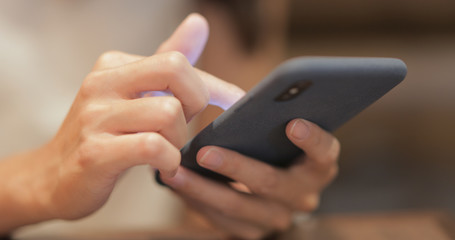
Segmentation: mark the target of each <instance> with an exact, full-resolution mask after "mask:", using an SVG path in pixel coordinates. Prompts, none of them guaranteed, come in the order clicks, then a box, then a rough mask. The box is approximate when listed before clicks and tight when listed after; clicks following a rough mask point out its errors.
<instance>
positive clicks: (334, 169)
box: [327, 165, 339, 181]
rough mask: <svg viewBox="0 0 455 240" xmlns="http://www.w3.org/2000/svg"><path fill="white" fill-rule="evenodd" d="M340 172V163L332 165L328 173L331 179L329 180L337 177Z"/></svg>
mask: <svg viewBox="0 0 455 240" xmlns="http://www.w3.org/2000/svg"><path fill="white" fill-rule="evenodd" d="M338 172H339V167H338V165H335V166H333V167H331V168H330V170H329V172H328V174H327V175H328V176H327V178H328V179H329V181H331V180H332V179H335V178H336V177H337V176H338Z"/></svg>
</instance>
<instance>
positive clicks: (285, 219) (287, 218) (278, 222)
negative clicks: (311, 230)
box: [274, 211, 292, 231]
mask: <svg viewBox="0 0 455 240" xmlns="http://www.w3.org/2000/svg"><path fill="white" fill-rule="evenodd" d="M291 224H292V214H291V212H290V211H281V212H280V213H279V214H276V216H275V218H274V227H275V229H276V230H277V231H286V230H288V229H289V228H290V227H291Z"/></svg>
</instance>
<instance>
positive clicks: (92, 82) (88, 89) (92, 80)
mask: <svg viewBox="0 0 455 240" xmlns="http://www.w3.org/2000/svg"><path fill="white" fill-rule="evenodd" d="M101 75H102V74H101V73H100V72H91V73H89V74H88V75H87V77H86V78H85V79H84V81H83V82H82V84H81V88H80V89H79V93H80V94H81V95H82V96H83V97H90V96H93V95H95V92H96V90H97V88H98V87H97V85H98V84H97V83H98V82H99V81H98V80H99V78H100V77H101Z"/></svg>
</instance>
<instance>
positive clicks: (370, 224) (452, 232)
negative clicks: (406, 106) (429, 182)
mask: <svg viewBox="0 0 455 240" xmlns="http://www.w3.org/2000/svg"><path fill="white" fill-rule="evenodd" d="M36 239H43V237H42V236H41V237H39V238H36ZM44 239H59V240H60V239H65V240H69V239H74V240H76V239H78V240H80V239H95V240H96V239H114V240H115V239H133V240H142V239H144V240H145V239H149V240H153V239H163V240H174V239H175V240H177V239H179V240H193V239H194V240H196V239H198V240H205V239H223V238H222V237H220V236H219V235H217V234H216V233H214V232H210V231H206V230H199V229H194V228H186V227H182V228H179V229H168V230H163V231H160V232H148V231H132V232H121V233H119V232H114V231H113V232H110V233H96V234H95V233H92V234H89V233H80V235H78V236H60V237H56V236H53V237H52V236H48V237H45V238H44ZM270 239H277V240H292V239H304V240H327V239H329V240H331V239H333V240H345V239H349V240H357V239H359V240H360V239H362V240H363V239H369V240H394V239H400V240H403V239H413V240H419V239H425V240H426V239H432V240H449V239H455V221H454V219H453V217H452V216H451V215H450V214H449V213H446V212H442V211H425V212H387V213H361V214H337V215H320V216H313V217H310V218H308V219H305V220H301V221H300V222H298V223H295V225H294V226H293V227H292V228H291V229H290V230H289V231H288V232H286V233H283V234H279V235H277V236H275V237H272V238H270Z"/></svg>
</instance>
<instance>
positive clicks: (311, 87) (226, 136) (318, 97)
mask: <svg viewBox="0 0 455 240" xmlns="http://www.w3.org/2000/svg"><path fill="white" fill-rule="evenodd" d="M406 73H407V68H406V65H405V63H404V62H403V61H401V60H399V59H393V58H356V57H299V58H295V59H291V60H288V61H286V62H284V63H283V64H281V65H280V66H279V67H277V68H276V69H275V70H274V71H273V72H271V73H270V74H269V75H268V76H267V77H266V78H265V79H264V80H262V81H261V82H260V83H259V84H258V85H256V86H255V87H254V88H253V89H252V90H251V91H249V92H248V93H247V94H246V95H245V96H244V97H243V98H241V99H240V100H239V101H238V102H237V103H235V104H234V105H233V106H232V107H231V108H229V109H228V110H227V111H225V112H224V113H222V114H221V115H220V116H219V117H218V118H217V119H216V120H215V121H213V122H212V123H211V124H209V125H208V126H207V127H206V128H204V129H203V130H202V131H201V132H200V133H199V134H197V135H196V137H194V138H193V139H192V140H190V141H189V142H188V143H187V144H186V145H185V146H184V147H183V148H182V149H181V154H182V162H181V164H182V165H183V166H184V167H186V168H189V169H191V170H193V171H195V172H197V173H199V174H201V175H203V176H205V177H208V178H211V179H214V180H217V181H229V180H230V179H229V178H227V177H225V176H222V175H220V174H217V173H215V172H212V171H210V170H207V169H205V168H202V167H200V166H199V165H198V164H197V162H196V154H197V152H198V151H199V149H201V148H202V147H204V146H207V145H215V146H220V147H224V148H228V149H231V150H234V151H236V152H239V153H241V154H244V155H247V156H249V157H252V158H255V159H257V160H259V161H263V162H266V163H269V164H272V165H274V166H277V167H287V166H289V165H290V164H292V162H293V160H294V159H296V157H297V156H298V155H300V154H302V151H301V150H300V149H299V148H297V147H296V146H294V144H292V142H291V141H290V140H289V139H288V138H287V137H286V134H285V127H286V124H287V123H288V122H289V121H291V120H293V119H295V118H304V119H306V120H309V121H311V122H314V123H316V124H318V125H319V126H320V127H322V128H323V129H325V130H327V131H330V132H331V131H334V130H335V129H337V128H338V127H339V126H341V125H342V124H343V123H345V122H346V121H348V120H349V119H351V118H352V117H354V116H355V115H356V114H358V113H359V112H361V111H362V110H363V109H365V108H366V107H368V106H369V105H370V104H372V103H373V102H375V101H376V100H377V99H379V98H380V97H382V96H383V95H384V94H386V93H387V92H388V91H389V90H391V89H392V88H393V87H395V86H396V85H397V84H398V83H400V82H401V81H402V80H403V79H404V78H405V76H406ZM157 179H159V176H157Z"/></svg>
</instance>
